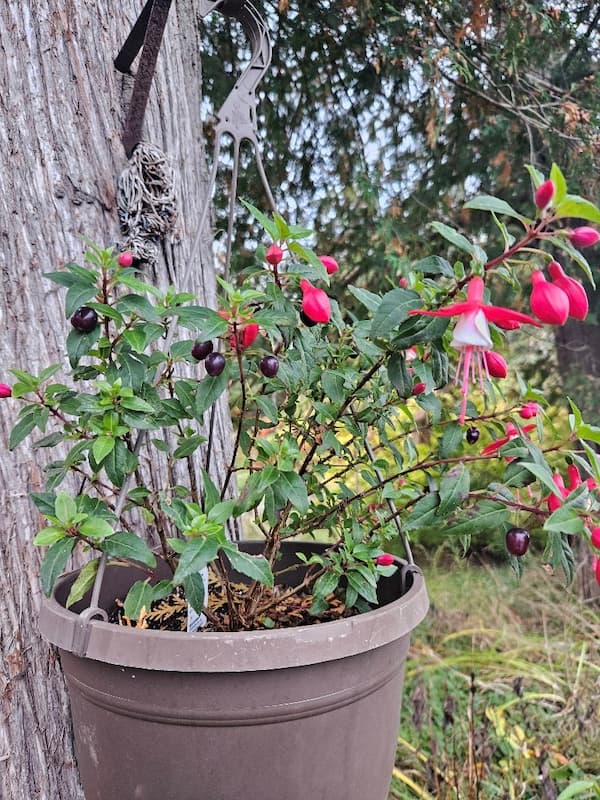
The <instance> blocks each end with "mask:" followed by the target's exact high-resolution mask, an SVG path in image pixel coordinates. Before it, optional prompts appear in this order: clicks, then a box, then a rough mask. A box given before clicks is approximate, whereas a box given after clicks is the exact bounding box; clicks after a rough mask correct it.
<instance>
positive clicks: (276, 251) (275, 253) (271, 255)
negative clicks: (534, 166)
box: [265, 244, 283, 267]
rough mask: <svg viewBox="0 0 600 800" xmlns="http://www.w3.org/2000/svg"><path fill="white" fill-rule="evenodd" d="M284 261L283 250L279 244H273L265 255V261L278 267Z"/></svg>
mask: <svg viewBox="0 0 600 800" xmlns="http://www.w3.org/2000/svg"><path fill="white" fill-rule="evenodd" d="M282 260H283V250H282V249H281V247H279V245H278V244H272V245H271V246H270V247H269V248H268V249H267V252H266V253H265V261H268V262H269V264H271V265H272V266H274V267H276V266H277V264H280V263H281V261H282Z"/></svg>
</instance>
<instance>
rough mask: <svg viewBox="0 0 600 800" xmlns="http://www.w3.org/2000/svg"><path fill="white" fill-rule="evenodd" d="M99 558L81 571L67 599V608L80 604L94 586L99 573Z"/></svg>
mask: <svg viewBox="0 0 600 800" xmlns="http://www.w3.org/2000/svg"><path fill="white" fill-rule="evenodd" d="M99 563H100V559H99V558H94V559H92V560H91V561H88V563H87V564H86V565H85V566H84V567H83V568H82V569H81V572H80V573H79V575H78V576H77V578H76V579H75V583H74V584H73V585H72V586H71V591H70V592H69V596H68V597H67V602H66V606H67V608H71V606H72V605H73V604H74V603H78V602H79V601H80V600H81V599H82V598H83V597H84V595H85V594H86V592H88V591H89V590H90V589H91V588H92V586H93V585H94V581H95V580H96V573H97V572H98V565H99Z"/></svg>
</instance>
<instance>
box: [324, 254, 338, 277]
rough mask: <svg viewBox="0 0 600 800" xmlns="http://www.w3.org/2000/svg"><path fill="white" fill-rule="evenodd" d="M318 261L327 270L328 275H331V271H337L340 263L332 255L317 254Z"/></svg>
mask: <svg viewBox="0 0 600 800" xmlns="http://www.w3.org/2000/svg"><path fill="white" fill-rule="evenodd" d="M319 261H320V262H321V264H323V266H324V267H325V269H326V270H327V274H328V275H333V273H334V272H337V271H338V269H339V268H340V265H339V264H338V263H337V261H336V260H335V258H333V257H332V256H319Z"/></svg>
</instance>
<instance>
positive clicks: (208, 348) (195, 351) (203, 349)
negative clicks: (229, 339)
mask: <svg viewBox="0 0 600 800" xmlns="http://www.w3.org/2000/svg"><path fill="white" fill-rule="evenodd" d="M212 351H213V343H212V342H196V344H195V345H194V346H193V347H192V355H193V357H194V358H195V359H196V361H204V359H205V358H206V356H207V355H209V354H210V353H212Z"/></svg>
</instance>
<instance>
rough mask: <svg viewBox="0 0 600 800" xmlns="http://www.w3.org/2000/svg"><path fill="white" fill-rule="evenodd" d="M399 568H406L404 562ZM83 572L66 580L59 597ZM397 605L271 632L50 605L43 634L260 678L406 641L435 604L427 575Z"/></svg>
mask: <svg viewBox="0 0 600 800" xmlns="http://www.w3.org/2000/svg"><path fill="white" fill-rule="evenodd" d="M396 561H397V564H398V566H401V565H402V564H403V563H405V562H403V561H402V560H401V559H396ZM77 572H78V571H76V572H71V573H68V574H66V575H63V576H62V577H61V578H59V581H58V582H57V585H56V587H55V592H56V589H57V588H59V587H60V585H62V584H64V583H65V582H66V581H69V579H72V576H73V575H74V574H77ZM411 572H412V586H411V587H410V588H409V589H408V591H407V592H406V593H405V594H403V595H402V596H401V597H399V598H398V599H396V600H393V601H392V602H390V603H387V604H385V605H381V606H378V607H377V608H375V609H373V610H372V611H368V612H365V613H363V614H357V615H356V616H353V617H348V618H346V619H339V620H334V621H330V622H324V623H320V624H314V625H301V626H297V627H293V628H276V629H272V630H264V631H262V630H261V631H238V632H231V633H229V632H206V633H203V632H197V633H187V634H185V633H182V632H180V631H155V630H148V629H145V630H143V631H140V630H138V629H136V628H128V627H125V626H120V625H114V624H112V623H108V622H103V621H101V620H97V619H92V620H90V621H89V622H84V621H83V620H82V619H81V617H80V616H79V615H78V614H76V613H74V612H73V611H69V610H67V609H66V608H64V607H63V606H62V605H61V604H60V603H59V602H58V601H57V600H56V598H55V593H53V595H52V596H51V597H49V598H47V597H44V598H43V600H42V607H41V611H40V620H39V628H40V632H41V633H42V636H43V637H44V638H45V639H46V640H47V641H48V642H50V644H53V645H56V646H57V647H59V648H60V649H62V650H66V651H68V652H70V653H74V654H75V655H81V656H83V657H84V658H90V659H94V660H97V661H101V662H105V663H108V664H114V665H117V666H121V667H130V668H137V669H148V670H164V671H174V672H254V671H260V670H270V669H285V668H289V667H302V666H308V665H310V664H317V663H321V662H324V661H334V660H336V659H341V658H346V657H349V656H353V655H357V654H359V653H364V652H367V651H369V650H374V649H376V648H379V647H383V646H385V645H387V644H390V643H391V642H394V641H396V640H397V639H400V638H402V637H404V636H409V635H410V633H411V631H412V630H413V629H414V628H416V626H417V625H418V624H419V623H420V622H421V621H422V620H423V619H424V617H425V615H426V613H427V610H428V608H429V599H428V597H427V591H426V588H425V580H424V578H423V574H422V572H421V571H420V570H419V569H418V568H415V569H414V571H412V570H411Z"/></svg>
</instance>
